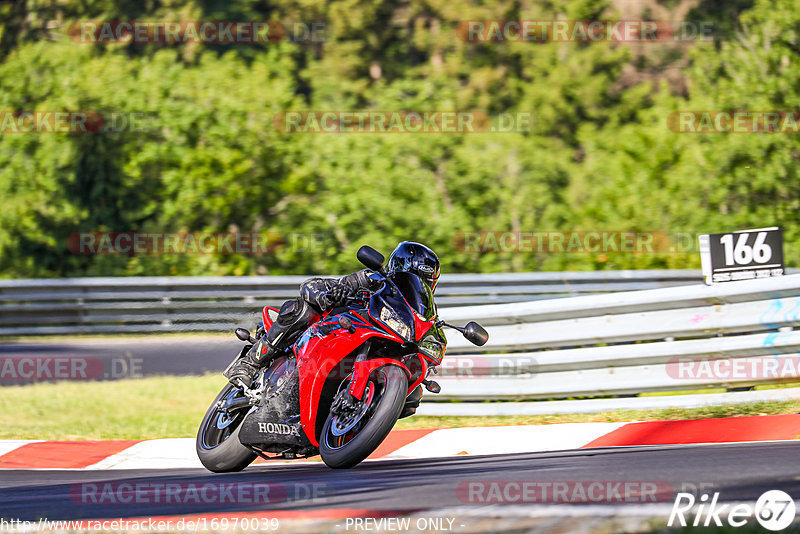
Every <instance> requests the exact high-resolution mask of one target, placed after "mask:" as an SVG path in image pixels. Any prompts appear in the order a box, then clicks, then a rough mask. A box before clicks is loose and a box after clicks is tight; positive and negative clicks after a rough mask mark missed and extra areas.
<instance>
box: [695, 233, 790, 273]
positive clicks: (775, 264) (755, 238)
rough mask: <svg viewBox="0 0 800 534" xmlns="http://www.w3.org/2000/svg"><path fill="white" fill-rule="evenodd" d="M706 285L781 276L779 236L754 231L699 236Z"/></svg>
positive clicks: (781, 251) (781, 257)
mask: <svg viewBox="0 0 800 534" xmlns="http://www.w3.org/2000/svg"><path fill="white" fill-rule="evenodd" d="M699 241H700V262H701V264H702V267H703V279H704V280H705V282H706V284H709V285H710V284H716V283H718V282H735V281H737V280H752V279H755V278H769V277H772V276H781V275H783V271H784V268H783V232H782V231H781V229H780V228H778V227H777V226H776V227H772V228H757V229H755V230H740V231H737V232H730V233H727V234H705V235H701V236H699Z"/></svg>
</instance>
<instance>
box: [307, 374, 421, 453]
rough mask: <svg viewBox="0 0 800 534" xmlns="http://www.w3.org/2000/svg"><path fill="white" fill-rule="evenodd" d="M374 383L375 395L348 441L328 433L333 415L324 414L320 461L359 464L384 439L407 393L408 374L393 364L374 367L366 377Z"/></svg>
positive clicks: (320, 441) (395, 419) (392, 425)
mask: <svg viewBox="0 0 800 534" xmlns="http://www.w3.org/2000/svg"><path fill="white" fill-rule="evenodd" d="M369 380H370V382H373V383H374V387H375V388H376V391H379V395H376V397H375V398H373V399H372V403H373V405H372V406H369V408H368V411H367V413H366V414H365V415H364V417H367V416H368V419H367V420H366V421H365V422H364V423H363V424H362V425H361V426H360V427H359V428H358V429H357V430H356V433H355V435H354V436H352V437H351V439H350V440H349V441H346V442H344V440H345V439H346V438H347V437H348V436H336V435H334V434H333V433H332V431H331V429H332V427H333V423H334V419H335V418H336V416H334V415H333V414H330V415H328V418H327V419H326V420H325V425H324V426H323V427H322V434H321V435H320V440H319V452H320V456H322V461H324V462H325V464H326V465H327V466H328V467H332V468H334V469H346V468H348V467H353V466H354V465H356V464H358V463H360V462H361V461H362V460H364V459H365V458H366V457H367V456H369V455H370V454H372V453H373V452H374V451H375V449H377V448H378V445H380V444H381V442H383V440H384V439H386V436H387V435H389V432H390V431H391V430H392V427H394V424H395V423H396V422H397V419H398V418H399V417H400V412H401V411H402V410H403V405H404V403H405V399H406V393H407V392H408V377H407V376H406V373H405V372H404V371H403V370H402V369H401V368H400V367H398V366H396V365H384V366H383V367H379V368H378V369H376V370H374V371H373V372H372V374H371V375H370V378H369Z"/></svg>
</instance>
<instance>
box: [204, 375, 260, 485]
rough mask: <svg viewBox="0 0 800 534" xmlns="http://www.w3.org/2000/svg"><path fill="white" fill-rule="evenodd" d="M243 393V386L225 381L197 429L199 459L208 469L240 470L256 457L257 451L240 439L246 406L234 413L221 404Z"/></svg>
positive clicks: (222, 470) (226, 471)
mask: <svg viewBox="0 0 800 534" xmlns="http://www.w3.org/2000/svg"><path fill="white" fill-rule="evenodd" d="M241 396H242V391H241V389H240V388H238V387H236V386H234V385H232V384H228V385H226V386H225V387H224V388H223V389H222V391H221V392H220V394H219V395H217V398H216V399H214V402H213V403H211V407H209V409H208V411H207V412H206V415H205V417H203V422H202V423H200V429H199V430H198V431H197V440H196V442H195V448H196V449H197V456H198V457H199V458H200V462H202V464H203V465H204V466H205V468H206V469H208V470H209V471H213V472H215V473H229V472H233V471H241V470H242V469H244V468H245V467H247V466H248V465H250V463H251V462H252V461H253V460H255V458H256V453H254V452H253V451H252V450H250V449H249V448H247V447H245V446H244V445H242V443H241V442H240V441H239V429H240V428H241V425H242V421H243V420H244V416H245V415H246V414H247V411H248V410H247V408H241V409H239V410H236V411H234V412H232V413H230V414H229V413H227V412H225V411H223V410H222V409H221V408H220V407H219V404H220V402H222V403H225V402H227V401H230V400H232V399H234V398H238V397H241Z"/></svg>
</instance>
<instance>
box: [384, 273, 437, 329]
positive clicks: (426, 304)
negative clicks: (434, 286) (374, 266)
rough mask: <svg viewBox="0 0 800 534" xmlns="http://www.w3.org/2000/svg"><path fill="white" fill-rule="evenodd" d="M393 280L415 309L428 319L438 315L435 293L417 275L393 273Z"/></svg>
mask: <svg viewBox="0 0 800 534" xmlns="http://www.w3.org/2000/svg"><path fill="white" fill-rule="evenodd" d="M391 280H392V282H394V284H395V285H396V286H397V289H399V290H400V293H402V294H403V297H404V298H405V299H406V302H408V304H409V305H410V306H411V308H412V309H413V310H414V311H416V312H417V313H418V314H420V315H421V316H422V317H424V318H425V319H428V320H430V319H432V318H433V316H434V315H436V308H435V305H434V302H433V293H432V292H431V290H430V288H429V287H428V285H427V284H426V283H424V282H423V281H422V280H420V278H419V277H418V276H417V275H415V274H411V273H404V272H397V273H394V274H392V275H391Z"/></svg>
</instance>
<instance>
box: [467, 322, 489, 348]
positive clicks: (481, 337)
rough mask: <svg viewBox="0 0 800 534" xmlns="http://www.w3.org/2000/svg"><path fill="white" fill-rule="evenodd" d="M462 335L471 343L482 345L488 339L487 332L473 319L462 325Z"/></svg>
mask: <svg viewBox="0 0 800 534" xmlns="http://www.w3.org/2000/svg"><path fill="white" fill-rule="evenodd" d="M463 333H464V337H465V338H467V341H469V342H470V343H472V344H473V345H477V346H479V347H482V346H483V345H485V344H486V342H487V341H489V333H488V332H487V331H486V330H484V329H483V327H482V326H481V325H479V324H478V323H476V322H475V321H470V322H468V323H467V326H465V327H464V332H463Z"/></svg>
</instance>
